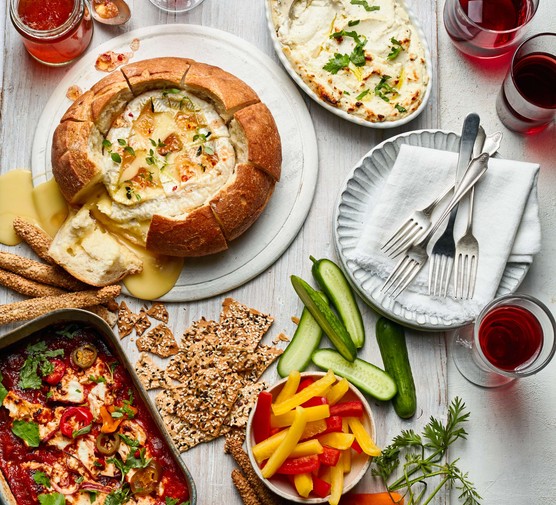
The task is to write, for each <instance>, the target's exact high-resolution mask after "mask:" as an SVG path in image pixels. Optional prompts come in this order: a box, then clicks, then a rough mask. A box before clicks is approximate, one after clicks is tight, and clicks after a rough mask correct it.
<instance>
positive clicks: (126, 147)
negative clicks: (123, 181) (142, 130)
mask: <svg viewBox="0 0 556 505" xmlns="http://www.w3.org/2000/svg"><path fill="white" fill-rule="evenodd" d="M124 151H125V152H126V153H127V154H130V155H131V156H135V150H134V149H133V147H131V146H125V147H124Z"/></svg>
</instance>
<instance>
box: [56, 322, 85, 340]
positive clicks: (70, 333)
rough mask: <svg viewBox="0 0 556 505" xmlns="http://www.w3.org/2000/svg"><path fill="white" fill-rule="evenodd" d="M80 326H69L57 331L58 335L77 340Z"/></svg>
mask: <svg viewBox="0 0 556 505" xmlns="http://www.w3.org/2000/svg"><path fill="white" fill-rule="evenodd" d="M79 331H80V330H79V326H78V325H76V324H68V326H66V327H64V328H62V329H61V330H57V331H56V335H60V336H62V337H65V338H75V336H76V335H78V334H79Z"/></svg>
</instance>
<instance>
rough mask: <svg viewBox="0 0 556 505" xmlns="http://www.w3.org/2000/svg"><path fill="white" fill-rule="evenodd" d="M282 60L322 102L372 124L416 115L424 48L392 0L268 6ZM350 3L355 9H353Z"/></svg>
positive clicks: (284, 0) (281, 0) (424, 77)
mask: <svg viewBox="0 0 556 505" xmlns="http://www.w3.org/2000/svg"><path fill="white" fill-rule="evenodd" d="M269 1H270V2H271V3H270V5H271V10H272V17H273V21H274V25H275V28H276V35H277V37H278V39H279V41H280V42H281V44H282V48H283V51H284V54H285V55H286V56H287V57H288V59H289V60H290V62H291V63H292V64H293V67H294V69H295V70H296V72H297V73H298V74H299V75H300V76H301V78H302V79H303V80H304V81H305V83H306V84H307V85H308V86H309V87H310V88H311V89H312V90H313V91H314V92H315V93H316V94H317V95H318V96H319V97H320V98H321V99H322V100H324V101H325V102H326V103H328V104H330V105H332V106H334V107H337V108H339V109H342V110H344V111H346V112H348V113H349V114H352V115H354V116H358V117H360V118H362V119H364V120H367V121H370V122H383V121H394V120H397V119H401V118H403V117H404V116H407V115H408V114H411V113H412V112H414V111H415V110H416V109H417V108H418V107H419V105H420V104H421V102H422V100H423V97H424V95H425V90H426V87H427V85H428V74H427V68H426V61H425V50H424V47H423V45H422V43H421V41H420V39H419V36H418V34H417V31H416V29H415V27H414V26H413V25H412V24H411V21H410V19H409V16H408V14H407V12H406V10H405V9H404V7H403V6H402V5H401V3H400V2H398V1H397V0H367V1H364V0H312V1H311V0H294V1H295V3H294V4H293V7H292V11H291V14H292V16H291V17H290V16H289V15H288V13H289V12H290V6H291V5H292V0H269ZM352 1H353V2H354V3H352Z"/></svg>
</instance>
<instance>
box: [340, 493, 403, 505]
mask: <svg viewBox="0 0 556 505" xmlns="http://www.w3.org/2000/svg"><path fill="white" fill-rule="evenodd" d="M393 504H397V505H403V504H404V500H403V496H402V495H401V494H399V493H390V494H388V493H387V492H383V493H348V494H346V495H345V496H343V497H342V499H341V500H340V505H393Z"/></svg>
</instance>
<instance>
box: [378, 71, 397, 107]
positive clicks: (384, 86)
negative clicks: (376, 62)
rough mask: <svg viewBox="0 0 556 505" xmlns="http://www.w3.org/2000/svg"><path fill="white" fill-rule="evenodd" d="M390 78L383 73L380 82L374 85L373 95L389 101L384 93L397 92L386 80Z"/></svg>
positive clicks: (395, 93) (394, 93) (391, 93)
mask: <svg viewBox="0 0 556 505" xmlns="http://www.w3.org/2000/svg"><path fill="white" fill-rule="evenodd" d="M389 79H391V77H390V76H389V75H383V76H382V77H381V78H380V82H379V83H378V84H377V85H376V86H375V95H376V96H378V97H380V98H382V99H383V100H384V101H385V102H389V101H390V98H389V97H388V96H386V95H397V94H398V92H397V91H396V90H395V89H394V88H393V87H392V86H391V85H390V84H389V83H388V82H386V81H388V80H389Z"/></svg>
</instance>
